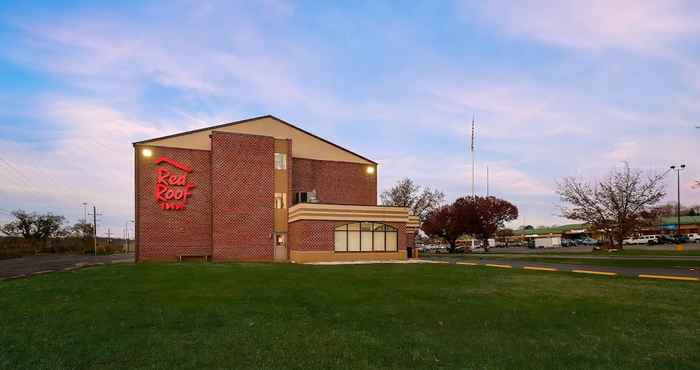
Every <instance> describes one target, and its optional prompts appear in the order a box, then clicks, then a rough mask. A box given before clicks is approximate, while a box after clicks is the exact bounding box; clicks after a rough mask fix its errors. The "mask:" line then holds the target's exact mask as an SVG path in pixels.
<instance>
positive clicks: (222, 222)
mask: <svg viewBox="0 0 700 370" xmlns="http://www.w3.org/2000/svg"><path fill="white" fill-rule="evenodd" d="M273 153H274V139H273V138H272V137H267V136H256V135H244V134H233V133H223V132H214V133H213V134H212V174H213V175H212V194H213V197H214V202H213V208H212V213H213V240H212V242H213V252H214V256H213V259H214V260H249V261H250V260H261V261H268V260H269V261H271V260H272V259H273V256H274V255H273V254H274V251H273V241H272V233H273V230H274V209H273V207H274V204H273V197H274V154H273Z"/></svg>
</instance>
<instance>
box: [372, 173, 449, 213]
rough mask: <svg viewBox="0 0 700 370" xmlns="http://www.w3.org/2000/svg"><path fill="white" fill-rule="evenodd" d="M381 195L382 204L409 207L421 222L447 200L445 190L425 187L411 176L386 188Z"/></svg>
mask: <svg viewBox="0 0 700 370" xmlns="http://www.w3.org/2000/svg"><path fill="white" fill-rule="evenodd" d="M421 190H422V191H421ZM379 197H380V198H381V200H382V205H385V206H397V207H407V208H408V209H409V210H410V211H411V214H413V215H415V216H418V218H420V221H421V223H423V222H425V220H426V219H427V217H428V213H430V212H431V211H433V210H435V209H437V208H438V207H439V206H440V205H442V203H444V202H445V194H444V193H443V192H441V191H439V190H433V189H431V188H424V189H423V188H422V187H421V186H419V185H416V184H415V183H414V182H413V180H411V179H409V178H405V179H403V180H400V181H399V182H397V183H396V185H394V186H392V187H391V188H389V189H388V190H384V191H383V192H382V194H381V195H380V196H379Z"/></svg>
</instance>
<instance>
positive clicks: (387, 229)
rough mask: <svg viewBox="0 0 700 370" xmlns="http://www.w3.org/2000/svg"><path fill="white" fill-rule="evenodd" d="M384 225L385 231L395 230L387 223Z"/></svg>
mask: <svg viewBox="0 0 700 370" xmlns="http://www.w3.org/2000/svg"><path fill="white" fill-rule="evenodd" d="M384 226H385V227H386V231H396V228H395V227H392V226H389V225H384Z"/></svg>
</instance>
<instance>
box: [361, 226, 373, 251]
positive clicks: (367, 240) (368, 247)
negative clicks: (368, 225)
mask: <svg viewBox="0 0 700 370" xmlns="http://www.w3.org/2000/svg"><path fill="white" fill-rule="evenodd" d="M361 234H362V251H363V252H371V251H372V231H362V233H361Z"/></svg>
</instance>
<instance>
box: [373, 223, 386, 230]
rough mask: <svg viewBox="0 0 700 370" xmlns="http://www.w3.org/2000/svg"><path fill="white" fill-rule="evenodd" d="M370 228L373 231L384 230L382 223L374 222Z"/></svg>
mask: <svg viewBox="0 0 700 370" xmlns="http://www.w3.org/2000/svg"><path fill="white" fill-rule="evenodd" d="M372 228H373V229H374V231H384V224H374V226H373V227H372Z"/></svg>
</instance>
